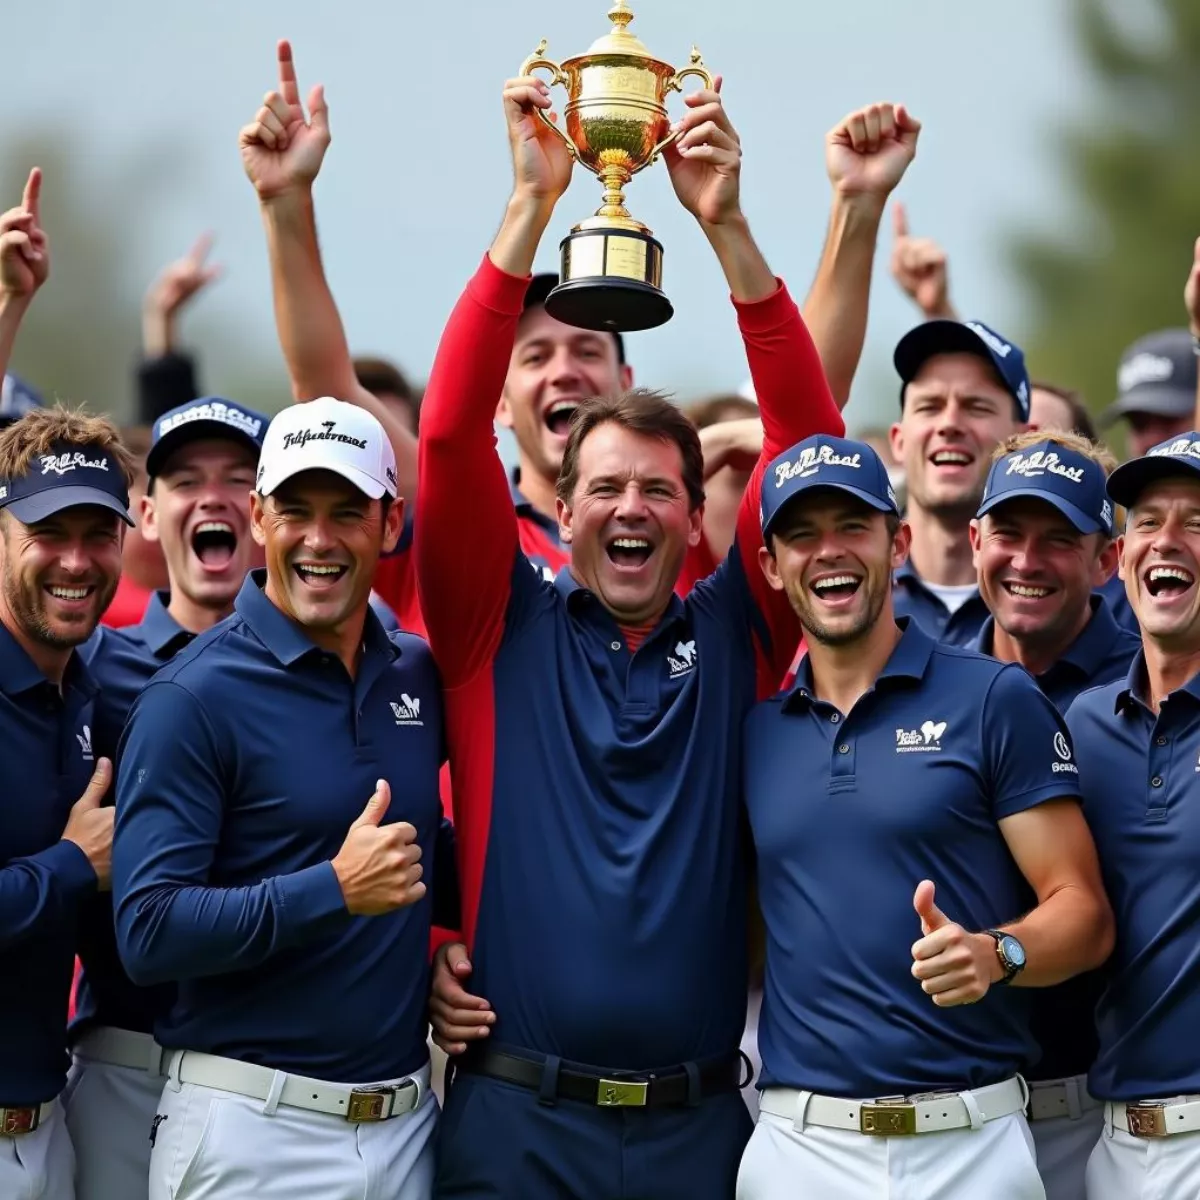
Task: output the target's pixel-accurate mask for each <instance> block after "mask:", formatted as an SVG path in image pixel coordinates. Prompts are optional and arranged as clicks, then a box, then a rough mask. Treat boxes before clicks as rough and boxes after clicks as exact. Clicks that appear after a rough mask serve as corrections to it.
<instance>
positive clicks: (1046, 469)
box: [1004, 450, 1083, 483]
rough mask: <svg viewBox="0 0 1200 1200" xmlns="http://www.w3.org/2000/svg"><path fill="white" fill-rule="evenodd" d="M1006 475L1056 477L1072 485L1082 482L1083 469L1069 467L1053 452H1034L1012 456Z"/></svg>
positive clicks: (1029, 477)
mask: <svg viewBox="0 0 1200 1200" xmlns="http://www.w3.org/2000/svg"><path fill="white" fill-rule="evenodd" d="M1004 473H1005V474H1006V475H1023V476H1024V477H1025V478H1026V479H1035V478H1037V477H1038V476H1039V475H1058V476H1060V477H1061V478H1063V479H1069V480H1070V481H1071V482H1072V483H1082V482H1083V468H1082V467H1069V466H1067V464H1066V463H1064V462H1063V461H1062V459H1061V458H1059V456H1058V455H1057V454H1056V453H1055V452H1054V451H1053V450H1035V451H1033V453H1032V454H1014V455H1012V456H1011V457H1010V458H1009V460H1008V469H1007V470H1006V471H1005V472H1004Z"/></svg>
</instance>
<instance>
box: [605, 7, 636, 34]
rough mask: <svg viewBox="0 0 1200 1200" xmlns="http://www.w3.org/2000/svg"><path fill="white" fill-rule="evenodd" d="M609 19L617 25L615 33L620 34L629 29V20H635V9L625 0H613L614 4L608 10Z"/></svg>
mask: <svg viewBox="0 0 1200 1200" xmlns="http://www.w3.org/2000/svg"><path fill="white" fill-rule="evenodd" d="M608 19H609V20H610V21H611V22H612V23H613V24H614V25H615V26H616V28H615V29H614V30H613V33H614V34H616V35H618V36H619V35H620V34H622V33H625V32H626V31H627V27H628V25H629V22H630V21H632V20H633V10H632V9H631V8H630V7H629V5H628V4H626V3H625V0H613V6H612V8H610V9H609V10H608Z"/></svg>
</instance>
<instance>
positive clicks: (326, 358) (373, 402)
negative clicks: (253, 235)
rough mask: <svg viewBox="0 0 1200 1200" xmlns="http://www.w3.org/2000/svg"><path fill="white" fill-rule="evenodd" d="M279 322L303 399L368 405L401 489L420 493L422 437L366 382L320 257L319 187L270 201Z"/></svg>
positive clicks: (267, 217) (266, 208) (267, 221)
mask: <svg viewBox="0 0 1200 1200" xmlns="http://www.w3.org/2000/svg"><path fill="white" fill-rule="evenodd" d="M262 213H263V225H264V226H265V228H266V232H267V248H268V252H269V254H270V259H271V290H272V294H273V297H274V301H275V325H276V328H277V330H278V332H279V344H280V346H281V347H282V349H283V357H284V359H285V361H286V362H287V367H288V374H289V376H290V377H291V381H292V392H293V394H294V395H295V397H296V399H297V400H312V399H313V398H314V397H316V396H334V397H336V398H337V399H339V400H346V401H349V402H350V403H352V404H357V405H358V406H359V407H360V408H363V409H366V410H367V412H369V413H371V415H372V416H374V417H375V418H376V420H378V421H379V423H380V424H381V425H382V426H383V428H384V429H385V430H386V431H387V435H388V439H389V440H390V441H391V443H392V448H393V450H394V451H395V454H396V473H397V490H398V491H399V493H400V495H401V496H402V497H404V498H406V499H411V498H412V497H413V496H414V495H415V494H416V486H417V439H416V438H415V437H414V436H413V434H412V432H411V430H410V429H409V428H408V426H407V424H406V419H405V417H404V416H403V415H402V414H401V413H399V412H396V411H395V410H393V409H392V408H390V407H389V406H388V405H387V404H386V403H385V402H384V401H382V400H380V399H378V398H377V397H376V396H373V395H372V394H371V393H370V392H368V391H367V390H366V389H365V388H364V387H362V386H361V385H360V384H359V382H358V379H357V377H356V376H355V374H354V361H353V359H352V358H351V356H350V347H349V345H348V344H347V342H346V333H345V330H344V329H343V328H342V319H341V317H340V315H339V314H338V310H337V305H336V303H335V302H334V299H333V293H332V292H331V291H330V290H329V283H328V281H327V280H326V278H325V268H324V266H323V265H322V263H321V247H320V243H319V242H318V240H317V224H316V214H315V211H314V209H313V202H312V194H311V193H309V192H304V193H299V194H296V193H289V194H287V195H283V196H279V197H277V198H275V199H272V200H268V201H266V202H264V204H263V206H262Z"/></svg>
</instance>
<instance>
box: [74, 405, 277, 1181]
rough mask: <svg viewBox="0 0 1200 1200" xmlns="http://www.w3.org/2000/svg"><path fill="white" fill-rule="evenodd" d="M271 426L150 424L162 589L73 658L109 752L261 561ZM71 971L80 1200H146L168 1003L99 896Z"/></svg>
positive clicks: (181, 415) (189, 416)
mask: <svg viewBox="0 0 1200 1200" xmlns="http://www.w3.org/2000/svg"><path fill="white" fill-rule="evenodd" d="M268 423H269V418H267V417H265V416H263V415H262V414H261V413H257V412H253V411H251V410H250V409H246V408H242V407H241V406H239V405H237V404H233V403H232V402H231V401H228V400H222V399H219V398H217V397H207V398H205V399H203V400H196V401H192V402H191V403H189V404H184V405H181V406H180V407H179V408H176V409H173V410H172V411H170V412H168V413H165V414H164V415H163V416H162V417H160V418H159V419H158V421H156V422H155V425H154V431H153V443H152V445H151V448H150V452H149V455H148V457H147V460H146V468H147V473H148V475H149V486H148V489H147V491H146V494H145V495H144V496H143V498H142V503H141V523H142V533H143V536H144V537H145V538H146V540H147V541H149V542H152V543H158V544H159V545H160V546H161V547H162V550H163V556H164V558H165V560H166V564H167V575H168V581H169V584H170V586H169V589H168V590H167V591H165V592H157V593H155V594H154V595H153V596H152V597H151V599H150V603H149V605H148V607H147V609H146V615H145V616H144V617H143V618H142V621H141V623H140V624H138V625H132V626H126V627H123V628H120V629H109V628H100V629H98V630H97V631H96V633H95V635H94V636H93V637H92V638H91V639H90V640H89V641H88V642H87V643H86V644H85V646H84V647H83V648H82V655H83V659H84V661H85V662H86V663H87V665H88V668H89V670H90V671H91V673H92V676H93V678H94V679H95V680H96V683H97V685H98V686H99V688H100V695H99V697H98V699H97V702H96V731H97V738H98V742H99V744H100V745H101V746H104V747H105V748H106V749H109V750H110V752H111V749H115V747H116V744H117V741H118V739H119V738H120V734H121V730H122V729H123V728H124V725H125V719H126V717H127V716H128V715H129V709H130V707H131V706H132V704H133V701H134V699H135V698H136V697H137V694H138V693H139V692H140V691H141V690H142V688H143V687H144V686H145V685H146V684H147V683H148V682H149V681H150V678H151V676H152V675H153V674H154V673H155V672H156V671H157V670H158V669H159V668H160V667H162V666H163V665H164V664H165V663H167V662H169V661H170V660H171V659H172V658H173V657H174V655H175V654H177V653H178V652H179V651H180V650H181V649H182V648H183V647H184V646H186V645H188V643H189V642H191V641H192V639H193V638H194V637H195V636H196V635H197V634H199V633H203V632H204V631H205V630H206V629H209V628H211V627H212V626H213V625H215V624H216V623H217V622H218V621H221V620H223V619H224V618H225V617H227V616H229V614H230V613H232V612H233V605H234V600H235V599H236V598H237V594H238V591H239V590H240V589H241V587H242V584H243V583H244V582H245V579H246V575H247V572H249V570H250V569H251V567H252V566H254V565H256V564H257V563H258V562H259V561H260V560H261V550H260V549H259V547H258V546H257V544H256V543H255V541H254V538H253V537H252V536H251V533H250V493H251V492H252V491H253V489H254V475H255V468H256V467H257V465H258V455H259V451H260V449H261V448H262V443H263V438H264V436H265V435H266V431H267V425H268ZM80 958H81V960H82V962H83V973H82V975H81V976H80V980H79V988H78V992H77V999H76V1007H75V1019H74V1021H73V1022H72V1025H71V1029H70V1032H69V1039H70V1042H71V1047H72V1051H73V1055H74V1065H73V1068H72V1072H71V1079H70V1083H69V1086H68V1103H67V1125H68V1128H69V1129H70V1131H71V1140H72V1142H73V1143H74V1146H75V1154H76V1158H77V1160H78V1162H79V1165H80V1169H79V1186H78V1189H77V1190H78V1196H77V1200H110V1198H111V1197H121V1198H123V1200H126V1198H127V1200H136V1197H138V1196H144V1195H145V1194H146V1187H147V1178H148V1173H149V1163H150V1140H149V1138H148V1137H147V1134H146V1131H147V1130H148V1129H149V1128H150V1126H151V1123H152V1122H153V1120H154V1116H155V1113H156V1111H157V1106H158V1098H159V1096H160V1095H161V1094H162V1087H163V1077H162V1073H161V1072H162V1067H163V1063H162V1055H161V1053H160V1052H159V1050H158V1047H157V1046H156V1044H155V1042H154V1038H153V1029H154V1024H155V1022H156V1020H158V1019H159V1018H160V1017H161V1016H164V1015H165V1014H166V1013H167V1011H168V1010H169V1008H170V1005H171V1002H172V999H173V997H174V989H173V988H172V987H170V986H169V985H163V986H159V987H154V988H139V987H135V986H134V985H133V984H132V983H131V982H130V980H129V978H128V976H127V975H126V974H125V970H124V968H123V967H122V966H121V962H120V958H119V956H118V954H117V946H116V936H115V933H114V930H113V911H112V902H111V897H110V896H108V895H102V896H97V897H96V898H95V900H94V901H93V902H92V903H91V904H89V905H88V907H87V909H86V911H85V912H84V914H83V918H82V920H81V924H80Z"/></svg>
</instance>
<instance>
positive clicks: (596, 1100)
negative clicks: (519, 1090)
mask: <svg viewBox="0 0 1200 1200" xmlns="http://www.w3.org/2000/svg"><path fill="white" fill-rule="evenodd" d="M451 1062H452V1063H453V1064H454V1068H455V1070H456V1071H466V1072H468V1073H470V1074H473V1075H486V1076H488V1077H489V1078H491V1079H502V1080H503V1081H504V1082H505V1083H515V1084H517V1085H518V1086H519V1087H523V1088H528V1089H529V1090H530V1091H532V1092H537V1093H539V1097H540V1099H541V1100H542V1101H543V1102H544V1103H547V1104H552V1103H553V1102H554V1101H555V1100H556V1099H561V1100H577V1101H578V1102H579V1103H581V1104H591V1105H594V1106H595V1107H597V1108H684V1107H686V1106H688V1105H696V1104H699V1103H700V1101H701V1100H706V1099H708V1098H709V1097H710V1096H715V1095H717V1094H719V1093H721V1092H736V1091H738V1089H739V1088H741V1087H742V1086H743V1085H744V1083H745V1082H747V1081H746V1080H744V1079H743V1078H742V1076H743V1068H742V1064H743V1063H744V1062H746V1059H745V1057H744V1056H743V1055H742V1054H741V1052H740V1051H739V1052H737V1053H734V1054H726V1055H723V1056H722V1057H721V1058H710V1059H707V1060H706V1061H704V1062H699V1063H687V1064H685V1065H682V1066H678V1067H664V1068H662V1069H661V1070H657V1071H602V1070H600V1069H598V1068H591V1067H584V1066H581V1065H580V1064H578V1063H570V1064H567V1063H563V1062H562V1061H561V1060H560V1061H558V1062H555V1060H553V1059H551V1058H550V1057H548V1056H547V1055H535V1054H533V1053H532V1052H528V1055H527V1056H526V1055H519V1054H508V1053H506V1052H505V1051H503V1050H496V1049H493V1048H492V1047H490V1046H472V1047H471V1049H469V1050H468V1051H467V1052H466V1053H465V1054H464V1055H462V1057H461V1058H456V1059H452V1060H451ZM747 1066H749V1064H748V1063H747Z"/></svg>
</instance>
